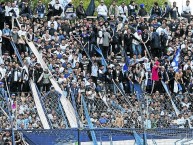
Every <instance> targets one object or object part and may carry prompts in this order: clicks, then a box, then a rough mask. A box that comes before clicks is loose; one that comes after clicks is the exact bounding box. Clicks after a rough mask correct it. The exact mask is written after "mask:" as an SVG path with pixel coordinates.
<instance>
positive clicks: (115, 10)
mask: <svg viewBox="0 0 193 145" xmlns="http://www.w3.org/2000/svg"><path fill="white" fill-rule="evenodd" d="M111 15H113V16H114V17H115V19H116V18H117V17H118V16H119V7H118V6H117V4H116V1H115V0H114V1H113V3H112V4H111V5H110V7H109V16H111Z"/></svg>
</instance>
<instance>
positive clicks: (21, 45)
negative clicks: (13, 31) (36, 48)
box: [18, 25, 26, 52]
mask: <svg viewBox="0 0 193 145" xmlns="http://www.w3.org/2000/svg"><path fill="white" fill-rule="evenodd" d="M18 35H19V37H20V38H19V40H18V47H19V51H20V52H25V51H26V47H25V41H24V39H23V37H25V36H26V30H25V26H24V25H22V26H21V30H19V31H18Z"/></svg>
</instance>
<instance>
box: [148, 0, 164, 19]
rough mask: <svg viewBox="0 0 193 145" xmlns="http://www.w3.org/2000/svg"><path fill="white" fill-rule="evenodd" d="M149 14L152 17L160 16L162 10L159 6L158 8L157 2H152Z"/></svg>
mask: <svg viewBox="0 0 193 145" xmlns="http://www.w3.org/2000/svg"><path fill="white" fill-rule="evenodd" d="M150 15H151V18H154V17H158V18H159V17H161V15H162V10H161V8H160V6H159V5H158V3H157V2H155V3H154V5H153V7H152V9H151V13H150Z"/></svg>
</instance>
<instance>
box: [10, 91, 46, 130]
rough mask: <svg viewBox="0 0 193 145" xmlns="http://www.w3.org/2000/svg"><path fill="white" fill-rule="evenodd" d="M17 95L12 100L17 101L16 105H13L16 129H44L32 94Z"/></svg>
mask: <svg viewBox="0 0 193 145" xmlns="http://www.w3.org/2000/svg"><path fill="white" fill-rule="evenodd" d="M15 95H16V96H15V97H14V96H13V95H12V99H13V100H14V99H16V104H13V105H12V116H13V118H15V120H16V122H15V124H16V129H42V128H43V126H42V122H41V121H40V117H39V115H38V113H37V108H36V105H35V102H34V98H33V97H32V94H31V93H17V94H15ZM14 105H16V107H14Z"/></svg>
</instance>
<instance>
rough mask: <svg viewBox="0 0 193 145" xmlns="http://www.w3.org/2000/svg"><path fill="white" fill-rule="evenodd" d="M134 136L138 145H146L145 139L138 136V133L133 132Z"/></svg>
mask: <svg viewBox="0 0 193 145" xmlns="http://www.w3.org/2000/svg"><path fill="white" fill-rule="evenodd" d="M133 135H134V138H135V143H136V145H143V144H144V142H143V139H142V138H141V137H140V136H139V135H138V134H137V132H136V131H133Z"/></svg>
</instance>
